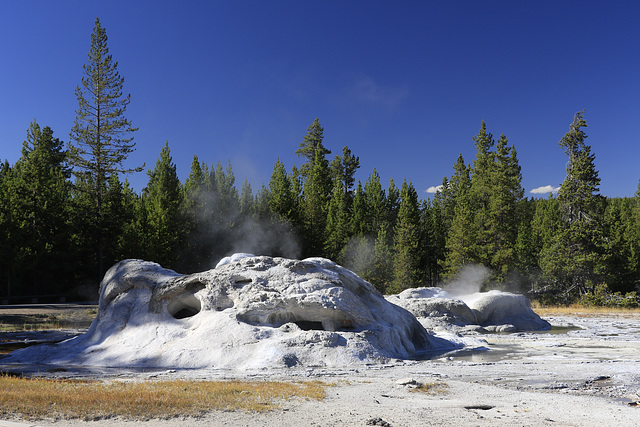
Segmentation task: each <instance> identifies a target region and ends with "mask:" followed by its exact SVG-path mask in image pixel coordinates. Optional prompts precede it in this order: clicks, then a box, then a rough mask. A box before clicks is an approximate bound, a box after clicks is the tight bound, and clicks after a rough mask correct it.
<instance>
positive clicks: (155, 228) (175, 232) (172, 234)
mask: <svg viewBox="0 0 640 427" xmlns="http://www.w3.org/2000/svg"><path fill="white" fill-rule="evenodd" d="M148 175H149V184H148V185H147V191H148V195H147V197H146V203H145V204H146V207H147V221H148V223H149V232H150V234H149V236H148V242H149V247H148V251H149V252H148V256H149V259H151V260H153V261H155V262H157V263H159V264H160V265H162V266H164V267H167V268H175V266H176V264H177V263H178V261H179V255H180V253H181V250H182V244H183V236H184V231H185V230H184V222H183V219H182V201H183V193H182V191H181V190H182V189H181V185H180V180H179V179H178V174H177V172H176V165H175V164H174V163H173V160H172V158H171V151H170V150H169V144H168V143H166V144H165V146H164V147H163V148H162V151H161V153H160V158H159V159H158V161H157V162H156V167H155V168H154V169H153V171H149V172H148Z"/></svg>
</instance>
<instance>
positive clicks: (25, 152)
mask: <svg viewBox="0 0 640 427" xmlns="http://www.w3.org/2000/svg"><path fill="white" fill-rule="evenodd" d="M123 82H124V79H123V78H122V77H121V76H120V75H119V73H118V70H117V62H116V61H114V60H112V58H111V55H110V54H109V51H108V47H107V37H106V32H105V30H104V28H103V27H102V26H101V25H100V21H99V20H98V19H96V25H95V27H94V31H93V34H92V37H91V47H90V52H89V57H88V61H87V64H86V65H85V66H84V69H83V78H82V80H81V82H80V84H79V85H78V87H77V88H76V97H77V99H78V108H77V110H76V121H75V124H74V126H73V128H72V129H70V130H69V129H62V130H56V134H54V130H53V129H51V128H50V127H48V126H46V125H45V124H39V123H37V122H36V121H35V120H34V121H33V122H32V123H31V125H30V126H29V128H28V129H27V130H26V131H27V137H26V140H25V141H24V142H22V141H5V146H9V145H11V146H13V147H15V145H17V144H21V143H22V154H21V157H20V158H19V160H17V161H16V162H15V164H9V162H8V161H4V162H3V163H2V164H0V300H6V301H29V300H27V298H33V297H39V298H40V299H41V300H44V299H45V298H47V297H65V298H68V299H78V300H82V299H84V300H94V301H95V300H97V289H98V285H99V282H100V280H101V278H102V276H103V275H104V273H105V271H106V270H107V269H108V268H109V267H110V266H112V265H113V264H114V263H116V262H118V261H120V260H123V259H127V258H139V259H145V260H150V261H155V262H157V263H159V264H161V265H162V266H163V267H166V268H170V269H174V270H176V271H178V272H180V273H193V272H197V271H204V270H208V269H210V268H213V267H214V266H215V263H216V262H217V261H218V260H219V259H221V258H222V257H224V256H227V255H229V254H231V253H234V252H249V253H253V254H256V255H269V256H284V257H290V258H306V257H326V258H330V259H332V260H334V261H336V262H337V263H339V264H341V265H343V266H345V267H347V268H349V269H351V270H353V271H354V272H355V273H357V274H359V275H360V276H362V277H363V278H364V279H366V280H368V281H369V282H371V283H372V284H373V285H374V286H375V287H376V288H377V289H378V290H379V291H380V292H382V293H386V294H391V293H398V292H400V291H402V290H404V289H407V288H413V287H420V286H441V285H443V284H444V283H447V281H450V280H453V279H455V278H456V277H457V276H458V275H459V274H460V273H461V272H462V271H463V269H465V268H466V267H469V266H483V267H484V268H486V271H487V272H488V274H487V275H486V276H485V280H484V283H483V286H484V288H485V289H502V290H508V291H514V292H521V293H525V294H526V295H527V296H529V297H530V298H532V299H534V300H538V301H540V302H542V303H559V304H568V303H572V302H579V301H580V302H583V303H588V304H595V305H617V306H628V307H637V306H638V303H639V300H638V297H637V294H636V292H637V291H638V287H639V286H640V187H639V191H638V193H636V196H635V197H629V198H607V197H604V196H602V195H600V194H599V188H598V186H599V183H600V178H599V176H598V170H597V159H596V156H595V154H594V153H592V152H591V147H590V145H589V144H588V142H587V138H586V137H587V120H586V118H585V112H584V111H581V112H578V113H576V114H575V116H574V117H573V119H572V118H571V114H572V113H573V112H569V114H568V117H567V132H566V134H565V135H558V141H559V144H558V150H562V151H563V152H564V153H565V154H566V157H567V167H566V178H565V180H564V182H563V183H562V185H561V186H560V189H559V191H558V192H557V194H554V195H551V196H549V198H546V199H534V198H531V199H528V198H526V197H524V189H523V187H522V186H521V180H522V173H521V168H520V166H519V162H518V156H517V152H516V147H515V146H514V145H512V144H510V143H509V141H508V139H507V137H506V136H505V135H500V136H499V137H497V138H496V137H494V136H493V134H492V133H490V131H489V129H488V128H487V126H486V124H485V123H484V122H481V123H479V125H480V126H479V130H478V133H477V134H476V135H475V136H473V135H470V136H469V137H470V139H469V144H471V143H474V144H475V148H476V154H475V157H474V158H473V159H464V158H463V157H462V155H460V156H459V157H458V158H457V159H451V160H450V161H451V165H452V169H451V171H452V173H451V175H450V176H446V177H443V179H442V186H441V187H440V190H439V191H438V192H437V193H435V194H434V195H433V196H432V197H430V198H428V199H426V200H425V199H421V198H420V197H419V194H418V191H416V189H415V188H414V186H413V185H412V183H411V182H410V181H407V180H398V181H394V180H393V179H392V180H390V182H381V179H380V175H379V174H378V172H377V170H376V169H374V170H372V171H370V172H369V173H368V177H367V179H366V180H365V181H364V182H362V181H361V180H358V179H356V171H358V169H359V168H360V164H359V158H358V155H357V154H358V153H353V152H352V151H351V150H350V149H349V147H346V146H345V147H344V148H342V150H341V151H337V152H336V150H335V149H334V152H332V150H330V149H329V148H328V146H329V144H327V143H326V142H325V141H324V136H323V132H324V130H323V127H322V125H321V123H320V121H319V120H318V119H315V120H313V118H310V121H311V124H310V125H309V127H308V128H307V129H306V133H305V131H304V129H301V130H300V144H299V147H292V150H296V151H295V153H296V154H297V155H298V156H299V159H300V165H299V167H296V166H295V165H285V164H284V163H283V162H282V161H280V160H278V161H277V162H276V163H275V164H274V165H273V173H272V175H271V179H270V180H269V182H268V184H264V185H261V187H259V188H254V187H252V186H251V183H249V182H248V181H246V180H245V181H244V182H236V178H235V176H234V173H233V168H232V165H231V164H230V163H228V162H226V163H223V162H220V161H218V160H217V159H215V160H213V161H211V160H210V159H207V160H204V159H199V158H198V157H197V153H194V154H195V155H194V157H193V162H192V164H191V169H190V172H189V175H188V177H187V179H186V180H185V181H184V182H181V181H180V179H179V178H178V174H177V170H176V166H175V164H174V163H173V161H172V157H171V151H170V147H169V144H168V143H167V144H166V145H165V146H164V148H163V149H162V151H161V152H160V153H158V158H157V159H156V160H155V163H153V160H154V159H149V163H148V169H149V170H148V171H147V174H148V183H147V185H146V187H145V188H143V189H142V190H141V191H139V192H138V191H134V190H133V189H132V188H131V186H130V184H129V182H128V181H127V175H128V174H131V173H144V172H142V169H143V168H142V167H137V168H125V167H123V163H124V161H125V160H126V159H127V156H128V154H129V153H131V152H132V151H133V150H134V149H135V143H134V139H133V137H134V135H135V131H136V130H137V129H136V128H135V127H134V124H132V123H131V122H130V121H129V120H128V119H127V118H126V115H127V113H126V108H127V106H128V104H129V102H130V98H129V96H125V95H123V90H124V89H123ZM58 132H59V133H63V134H66V132H70V133H69V138H68V142H63V141H62V140H61V139H59V137H58V136H57V133H58ZM332 148H333V147H332ZM0 157H1V153H0ZM380 167H381V168H383V167H384V165H380ZM21 298H23V299H22V300H21Z"/></svg>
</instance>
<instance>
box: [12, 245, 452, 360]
mask: <svg viewBox="0 0 640 427" xmlns="http://www.w3.org/2000/svg"><path fill="white" fill-rule="evenodd" d="M223 261H224V262H223ZM223 261H221V262H220V263H219V264H218V266H217V267H216V268H215V269H212V270H209V271H205V272H202V273H196V274H191V275H181V274H178V273H176V272H174V271H171V270H167V269H165V268H162V267H161V266H160V265H158V264H155V263H152V262H147V261H140V260H126V261H122V262H120V263H118V264H116V265H115V266H113V267H112V268H111V269H110V270H109V271H108V272H107V273H106V275H105V277H104V279H103V281H102V283H101V287H100V303H99V310H98V314H97V316H96V318H95V320H94V322H93V324H92V325H91V328H90V329H89V331H87V333H85V334H83V335H81V336H78V337H76V338H74V339H71V340H68V341H65V342H63V343H60V344H57V345H49V346H46V347H45V346H34V347H31V348H28V349H23V350H20V351H15V352H13V353H11V354H10V355H9V356H8V357H7V358H6V359H5V360H3V363H45V364H65V365H79V364H82V365H93V366H112V367H155V368H160V367H162V368H174V369H175V368H238V369H243V368H263V367H288V368H292V367H298V366H303V367H314V366H316V367H318V366H328V367H330V366H340V367H342V366H345V365H349V364H361V363H378V362H387V361H389V360H390V359H405V358H409V357H410V356H411V355H413V354H414V353H416V352H422V351H428V350H445V349H454V348H456V345H454V344H452V343H451V342H449V341H446V340H444V339H441V338H437V337H435V336H432V335H430V334H429V333H428V332H427V331H426V330H425V329H424V328H423V327H422V325H421V324H420V323H419V322H418V321H417V319H416V318H415V317H414V316H413V315H412V314H411V313H409V312H408V311H406V310H405V309H403V308H401V307H398V306H396V305H394V304H391V303H389V302H387V301H386V300H385V299H384V297H383V296H382V295H381V294H380V293H379V292H378V291H376V289H375V288H374V287H373V286H372V285H371V284H369V283H368V282H366V281H364V280H363V279H361V278H360V277H359V276H357V275H356V274H354V273H353V272H351V271H349V270H347V269H345V268H343V267H340V266H339V265H337V264H335V263H334V262H332V261H330V260H327V259H323V258H309V259H306V260H302V261H299V260H292V259H284V258H271V257H265V256H258V257H256V256H251V255H249V254H240V255H237V256H232V257H229V258H228V259H225V260H223Z"/></svg>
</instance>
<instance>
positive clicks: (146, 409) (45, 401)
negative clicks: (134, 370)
mask: <svg viewBox="0 0 640 427" xmlns="http://www.w3.org/2000/svg"><path fill="white" fill-rule="evenodd" d="M325 388H326V384H324V383H322V382H320V381H313V382H291V383H289V382H279V381H264V382H258V381H256V382H249V381H183V380H176V381H147V382H111V383H105V382H97V381H74V380H50V379H39V378H33V379H27V378H19V377H12V376H8V375H1V376H0V390H2V393H0V415H3V416H12V415H18V416H21V417H23V418H27V419H32V420H34V419H43V418H53V419H71V418H79V419H84V420H96V419H103V418H112V417H121V418H125V419H136V420H145V419H151V418H163V419H166V418H174V417H185V416H190V417H197V416H200V415H203V414H205V413H208V412H211V411H236V410H241V411H249V412H263V411H270V410H273V409H276V408H278V407H279V404H280V403H281V402H282V401H283V400H287V399H291V398H301V399H314V400H322V399H324V397H325Z"/></svg>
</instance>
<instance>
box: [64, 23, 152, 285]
mask: <svg viewBox="0 0 640 427" xmlns="http://www.w3.org/2000/svg"><path fill="white" fill-rule="evenodd" d="M117 69H118V62H117V61H115V62H114V61H113V59H112V56H111V55H110V54H109V48H108V47H107V33H106V30H105V29H104V28H103V27H102V25H101V24H100V20H99V19H98V18H96V21H95V26H94V28H93V33H92V34H91V49H90V51H89V60H88V63H87V64H85V65H84V66H83V74H84V75H83V77H82V81H81V82H82V84H81V85H79V86H78V87H77V88H76V98H77V100H78V109H77V110H76V120H75V124H74V126H73V128H72V129H71V134H70V138H71V141H70V147H69V163H70V164H71V165H72V166H73V167H74V169H75V173H76V177H77V179H79V180H80V181H81V182H82V183H83V184H85V186H83V187H79V188H80V189H81V190H82V191H87V192H89V194H90V198H91V200H92V204H93V209H92V212H91V215H92V218H90V219H88V223H89V224H92V225H93V227H92V228H93V230H91V232H92V234H94V235H95V236H96V237H97V239H96V240H97V247H96V253H97V256H96V258H97V263H98V265H97V268H98V277H99V278H101V277H102V274H103V273H104V253H103V252H104V225H105V223H104V222H105V211H104V206H103V204H104V199H105V194H106V191H107V183H108V181H109V177H110V176H111V175H112V174H114V173H129V172H133V171H140V170H142V167H140V168H134V169H130V168H125V167H124V166H123V163H124V161H125V160H126V159H127V157H128V155H129V154H130V153H131V152H132V151H133V150H134V146H135V144H134V143H133V136H131V135H132V133H133V132H134V131H136V130H137V128H134V127H133V126H132V125H131V122H130V121H129V120H128V119H127V118H126V117H125V116H124V114H125V112H126V109H127V106H128V105H129V102H130V100H131V97H130V95H127V96H126V97H123V93H122V90H123V86H124V78H123V77H121V76H120V74H119V73H118V70H117Z"/></svg>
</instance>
